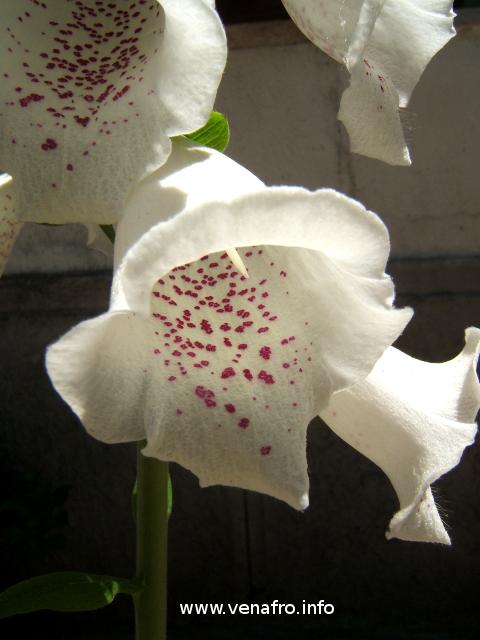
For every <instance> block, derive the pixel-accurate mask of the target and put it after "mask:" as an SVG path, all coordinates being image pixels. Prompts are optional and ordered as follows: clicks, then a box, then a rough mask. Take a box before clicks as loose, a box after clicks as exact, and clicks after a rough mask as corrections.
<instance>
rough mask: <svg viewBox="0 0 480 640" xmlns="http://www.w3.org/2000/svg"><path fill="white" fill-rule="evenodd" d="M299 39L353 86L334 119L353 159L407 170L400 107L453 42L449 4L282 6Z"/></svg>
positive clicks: (365, 1) (287, 0)
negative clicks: (339, 67) (342, 70)
mask: <svg viewBox="0 0 480 640" xmlns="http://www.w3.org/2000/svg"><path fill="white" fill-rule="evenodd" d="M283 3H284V5H285V7H286V8H287V10H288V12H289V13H290V15H291V16H292V18H293V20H294V21H295V22H296V24H297V25H298V27H299V28H300V29H301V30H302V31H303V33H305V35H306V36H307V37H308V38H309V39H310V40H311V41H312V42H313V43H314V44H316V45H317V46H318V47H320V48H321V49H322V50H323V51H325V53H327V54H328V55H330V56H331V57H333V58H335V59H336V60H337V61H339V62H343V63H344V64H345V65H346V67H347V68H348V69H349V71H350V73H351V84H350V87H349V88H348V89H347V90H346V92H345V93H344V95H343V97H342V102H341V107H340V112H339V119H340V120H342V121H343V123H344V125H345V127H346V129H347V131H348V134H349V136H350V141H351V148H352V151H354V152H356V153H361V154H363V155H366V156H369V157H372V158H376V159H379V160H382V161H384V162H388V163H390V164H399V165H408V164H410V158H409V154H408V149H407V147H406V144H405V140H404V137H403V132H402V126H401V122H400V118H399V113H398V110H399V107H405V106H407V104H408V101H409V99H410V96H411V94H412V91H413V89H414V87H415V85H416V84H417V82H418V80H419V78H420V76H421V74H422V73H423V71H424V69H425V67H426V66H427V64H428V63H429V62H430V60H431V59H432V57H433V56H434V55H435V54H436V53H437V52H438V51H439V50H440V49H441V48H442V47H443V46H444V45H445V44H446V43H447V42H448V41H449V40H450V39H451V38H452V37H453V36H454V35H455V30H454V28H453V18H454V13H453V11H452V4H453V3H452V1H451V0H352V1H351V2H338V1H337V0H283Z"/></svg>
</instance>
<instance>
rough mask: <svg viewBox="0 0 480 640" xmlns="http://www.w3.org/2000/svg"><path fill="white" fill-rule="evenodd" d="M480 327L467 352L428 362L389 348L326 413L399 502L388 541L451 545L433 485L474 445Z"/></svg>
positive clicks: (479, 399) (470, 334) (470, 333)
mask: <svg viewBox="0 0 480 640" xmlns="http://www.w3.org/2000/svg"><path fill="white" fill-rule="evenodd" d="M479 343H480V330H478V329H473V328H470V329H467V331H466V344H465V348H464V349H463V351H462V352H461V353H460V354H459V355H458V356H457V357H456V358H454V359H453V360H450V361H449V362H445V363H442V364H431V363H429V362H423V361H421V360H416V359H415V358H411V357H410V356H408V355H406V354H405V353H402V352H401V351H399V350H398V349H395V348H393V347H392V348H390V349H387V351H386V352H385V353H384V355H383V356H382V357H381V358H380V360H379V361H378V362H377V364H376V365H375V367H374V369H373V370H372V372H371V373H370V375H369V376H368V378H367V379H366V380H365V381H364V382H361V383H360V384H358V385H356V386H354V387H352V388H350V389H347V390H345V391H341V392H339V393H336V394H334V396H333V397H332V398H331V400H330V404H329V406H328V408H327V409H325V410H324V411H323V412H322V413H321V417H322V418H323V419H324V420H325V422H326V423H327V424H328V425H329V426H330V427H331V428H332V429H333V430H334V431H335V433H337V434H338V435H339V436H340V437H341V438H343V439H344V440H345V441H346V442H348V443H349V444H350V445H351V446H353V447H355V449H357V450H358V451H360V452H361V453H363V454H364V455H365V456H367V458H369V459H370V460H372V461H373V462H375V464H377V465H378V466H379V467H380V468H381V469H383V471H384V472H385V473H386V474H387V476H388V477H389V479H390V481H391V483H392V485H393V487H394V488H395V491H396V492H397V494H398V498H399V501H400V510H399V511H398V513H397V514H396V515H395V516H394V518H393V519H392V521H391V523H390V529H389V532H388V533H387V537H389V538H401V539H402V540H414V541H425V542H441V543H444V544H449V542H450V539H449V536H448V534H447V532H446V530H445V527H444V525H443V523H442V520H441V518H440V515H439V513H438V511H437V508H436V506H435V502H434V500H433V496H432V493H431V490H430V485H431V484H432V483H433V482H435V480H437V478H439V477H440V476H441V475H443V474H444V473H446V472H447V471H449V470H450V469H452V467H454V466H456V465H457V464H458V462H459V461H460V457H461V455H462V453H463V450H464V448H465V447H466V446H468V445H470V444H471V443H472V442H473V438H474V436H475V432H476V425H475V424H474V423H473V422H474V420H475V416H476V414H477V412H478V409H479V407H480V385H479V383H478V379H477V374H476V371H475V367H476V363H477V359H478V352H479Z"/></svg>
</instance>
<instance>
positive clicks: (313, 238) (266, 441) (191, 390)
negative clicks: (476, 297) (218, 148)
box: [47, 144, 411, 509]
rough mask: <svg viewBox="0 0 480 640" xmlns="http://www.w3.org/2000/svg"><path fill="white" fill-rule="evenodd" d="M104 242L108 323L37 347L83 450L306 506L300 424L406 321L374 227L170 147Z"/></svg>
mask: <svg viewBox="0 0 480 640" xmlns="http://www.w3.org/2000/svg"><path fill="white" fill-rule="evenodd" d="M232 189H233V192H231V193H230V196H231V197H230V198H229V199H228V198H226V197H225V194H226V193H227V192H228V191H229V190H232ZM217 196H218V198H219V199H218V200H217V199H216V197H217ZM220 198H221V199H220ZM155 221H157V224H154V223H155ZM292 221H294V223H292ZM117 238H118V244H117V256H116V262H117V269H116V275H115V279H114V285H113V291H112V302H111V308H110V311H109V313H107V314H105V315H103V316H101V317H100V318H96V319H94V320H89V321H87V322H85V323H82V324H80V325H79V326H78V327H76V328H74V329H73V330H72V331H71V332H70V333H68V334H67V335H66V336H64V337H63V338H62V339H61V340H60V341H59V342H57V343H56V344H55V345H53V346H52V347H50V349H49V352H48V357H47V366H48V371H49V374H50V376H51V378H52V380H53V383H54V385H55V387H56V389H57V391H58V392H59V393H60V394H61V395H62V396H63V398H64V399H65V400H66V401H67V402H68V403H69V404H70V406H71V407H72V408H73V410H74V411H75V412H76V413H77V415H78V416H79V417H80V419H81V420H82V422H83V423H84V425H85V426H86V428H87V429H88V431H89V432H90V433H91V434H92V435H94V436H95V437H96V438H99V439H101V440H104V441H107V442H119V441H126V440H131V439H140V438H141V437H145V436H146V437H147V440H148V444H147V446H146V449H145V453H146V454H147V455H150V456H155V457H158V458H160V459H167V460H174V461H176V462H178V463H180V464H182V465H183V466H185V467H186V468H188V469H190V470H192V471H193V472H194V473H195V474H197V476H198V477H199V478H200V482H201V484H202V485H210V484H225V485H234V486H240V487H244V488H247V489H254V490H257V491H261V492H264V493H267V494H270V495H272V496H275V497H277V498H280V499H282V500H284V501H285V502H287V503H289V504H290V505H292V506H293V507H295V508H297V509H303V508H305V507H306V505H307V502H308V474H307V466H306V458H305V436H306V428H307V425H308V422H309V421H310V419H311V418H312V417H313V416H314V415H316V414H317V413H318V411H319V410H320V409H321V408H322V407H324V406H325V405H326V403H327V402H328V399H329V397H330V394H331V393H332V392H333V391H335V390H337V389H340V388H344V387H346V386H348V385H351V384H354V383H355V382H357V381H358V380H359V379H361V378H363V377H365V376H366V375H367V374H368V372H369V371H370V369H371V367H372V366H373V364H374V363H375V361H376V360H377V359H378V357H380V355H381V353H382V352H383V350H384V349H385V348H386V347H387V346H389V345H390V344H391V343H392V342H393V340H394V339H395V338H396V337H397V336H398V334H399V333H400V332H401V331H402V329H403V328H404V326H405V324H406V323H407V322H408V320H409V318H410V315H411V313H410V311H409V310H402V311H400V310H395V309H393V307H392V299H393V287H392V283H391V281H390V279H389V278H388V277H387V276H386V275H385V273H384V269H385V262H386V259H387V255H388V249H389V246H388V236H387V233H386V230H385V227H384V226H383V224H382V223H381V221H380V220H379V219H378V218H377V217H376V216H375V215H374V214H372V213H370V212H368V211H366V210H365V209H364V208H363V207H362V206H361V205H360V204H358V203H357V202H355V201H353V200H351V199H349V198H346V197H345V196H342V195H341V194H338V193H336V192H334V191H331V190H324V191H317V192H313V193H312V192H308V191H306V190H303V189H296V188H288V187H285V188H281V187H279V188H266V187H264V186H263V185H262V184H261V183H260V182H259V181H258V180H257V179H255V178H254V177H253V176H252V175H251V174H250V173H249V172H248V171H246V170H245V169H243V168H242V167H240V166H239V165H237V164H236V163H234V162H233V161H231V160H229V159H228V158H227V157H225V156H223V155H222V154H219V153H216V152H214V151H212V150H208V149H200V148H194V147H192V146H188V145H186V144H184V145H181V144H178V145H176V146H175V150H174V152H173V154H172V157H171V159H170V161H169V163H168V164H167V165H166V166H165V167H163V168H162V169H161V170H159V171H158V172H157V173H156V174H155V175H153V176H151V177H150V178H149V179H148V181H146V182H145V183H143V184H142V185H139V187H138V188H137V190H136V192H135V194H133V195H132V198H131V200H130V202H129V205H128V211H127V213H126V216H125V217H124V218H123V220H122V221H121V222H120V224H119V225H118V229H117ZM233 247H235V248H236V249H237V250H238V253H239V255H240V257H241V259H242V261H243V263H244V265H245V267H246V269H247V271H248V278H246V277H245V276H243V275H241V273H240V272H239V271H237V269H236V268H235V266H234V265H233V264H232V262H231V261H230V258H229V255H228V253H227V252H226V251H225V250H224V249H226V248H233ZM352 319H353V320H352Z"/></svg>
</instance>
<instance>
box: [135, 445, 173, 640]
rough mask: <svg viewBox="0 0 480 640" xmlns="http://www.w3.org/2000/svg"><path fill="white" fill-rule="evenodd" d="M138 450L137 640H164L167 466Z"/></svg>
mask: <svg viewBox="0 0 480 640" xmlns="http://www.w3.org/2000/svg"><path fill="white" fill-rule="evenodd" d="M144 446H145V443H144V442H140V443H139V444H138V449H137V473H138V476H137V509H136V510H137V580H139V581H141V582H142V584H143V585H144V588H143V589H142V590H141V591H140V592H139V593H138V594H136V595H135V596H134V603H135V629H136V635H135V638H136V640H165V638H166V626H167V625H166V622H167V533H168V463H167V462H160V461H159V460H155V459H154V458H147V457H146V456H144V455H142V454H141V453H140V451H141V449H142V448H143V447H144Z"/></svg>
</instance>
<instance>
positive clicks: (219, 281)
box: [151, 249, 312, 429]
mask: <svg viewBox="0 0 480 640" xmlns="http://www.w3.org/2000/svg"><path fill="white" fill-rule="evenodd" d="M261 253H262V250H255V249H253V250H252V249H250V250H248V251H246V250H245V249H240V250H239V254H240V256H241V258H242V260H243V261H244V262H245V264H246V266H247V269H248V272H249V275H250V277H249V280H248V285H249V286H248V287H245V284H246V283H247V280H246V278H245V277H244V276H242V275H241V274H240V273H239V272H238V271H236V270H235V268H233V265H232V263H231V262H230V258H229V256H228V254H226V253H224V254H215V255H212V256H208V255H207V256H204V257H203V259H202V260H200V261H196V262H192V263H191V264H185V265H181V266H178V267H175V268H174V269H172V270H171V271H170V272H169V273H166V274H159V276H160V277H158V278H157V281H156V283H155V285H154V286H153V289H152V298H151V304H152V320H151V321H152V323H153V326H152V333H151V335H152V340H153V341H154V344H153V345H152V347H153V350H155V349H156V350H158V353H160V351H161V352H162V354H163V356H164V357H166V358H167V359H168V360H165V362H164V363H163V360H158V359H156V360H155V363H159V364H160V366H165V367H166V366H167V361H168V363H169V365H168V366H169V369H170V370H169V371H168V375H167V376H166V379H167V380H168V381H170V382H174V383H175V384H174V385H172V389H175V392H177V390H178V393H181V391H179V389H180V388H181V387H182V385H187V388H190V389H193V390H194V395H195V397H196V398H197V399H198V400H199V401H200V402H201V404H202V405H203V406H204V407H205V408H206V409H208V410H209V415H210V413H211V412H213V414H214V415H215V416H216V415H217V414H216V412H217V411H222V413H223V415H224V416H232V417H233V415H234V414H237V415H238V413H240V412H242V413H243V410H244V407H243V401H242V405H241V406H240V404H239V402H237V401H234V398H233V397H232V393H233V394H240V395H239V396H235V398H238V397H245V398H250V400H249V402H252V400H251V398H252V395H251V393H252V391H253V393H254V396H253V397H254V398H255V399H256V396H257V395H259V394H261V396H262V400H263V403H262V406H264V407H265V408H266V409H267V410H268V409H269V408H270V403H269V400H270V394H272V393H279V392H280V393H283V392H284V391H285V389H286V388H288V392H287V393H288V394H289V397H291V401H290V403H289V406H292V404H293V403H294V402H295V405H294V406H298V405H299V404H300V405H301V404H302V403H303V400H301V398H302V397H303V393H302V389H301V388H298V389H297V386H298V387H300V385H294V384H292V382H294V380H293V379H292V373H293V371H295V372H301V371H302V370H303V368H304V367H305V366H308V360H307V357H309V358H311V356H310V353H311V347H312V345H311V339H310V338H311V337H310V335H309V330H308V329H306V330H305V338H306V339H307V340H305V338H304V339H302V340H301V344H300V347H301V352H302V358H301V360H300V359H299V358H300V356H299V355H298V354H299V349H298V348H295V346H294V341H295V336H292V335H290V332H291V328H292V327H291V322H290V320H287V321H286V322H285V321H284V320H282V309H284V308H285V304H286V302H287V303H288V304H290V300H289V298H288V297H287V295H286V294H287V292H286V288H285V284H284V282H285V278H284V276H282V275H281V273H280V272H279V270H278V267H277V268H275V266H274V267H273V268H272V267H271V264H270V263H269V261H268V258H267V257H265V258H263V257H262V258H259V257H258V256H260V255H261ZM247 254H248V255H247ZM277 264H278V261H277ZM290 280H292V278H290ZM292 286H294V282H291V283H290V289H291V288H292ZM267 288H268V290H267ZM229 292H234V293H235V295H233V296H232V295H228V293H229ZM251 293H255V295H261V294H263V293H269V295H268V296H266V297H264V298H263V300H264V302H262V304H256V299H255V296H254V297H253V299H251V300H250V299H249V298H250V297H251V296H250V294H251ZM189 299H190V300H191V303H190V304H188V301H189ZM186 301H187V304H185V302H186ZM238 319H240V321H241V323H240V324H238ZM265 320H268V322H269V326H268V327H267V326H265V324H264V323H265ZM300 321H301V325H302V329H303V327H304V319H303V318H300ZM269 329H271V330H270V331H269ZM232 331H233V332H237V333H242V339H241V341H238V343H237V344H235V341H234V340H233V338H231V336H234V335H235V333H233V332H232ZM206 335H207V336H208V338H209V340H211V342H206V341H205V336H206ZM162 338H163V340H165V339H166V340H167V342H162ZM260 341H261V342H260ZM156 342H158V343H159V344H158V345H157V344H155V343H156ZM279 344H280V345H281V348H282V351H281V352H282V359H281V360H280V361H277V362H276V361H275V359H274V353H275V347H277V350H278V345H279ZM207 353H208V355H209V359H208V360H207V359H205V355H206V354H207ZM265 362H268V363H269V368H268V370H267V369H264V368H262V367H261V364H263V365H264V366H265V364H264V363H265ZM162 363H163V364H162ZM299 365H301V366H299ZM292 367H294V369H292ZM288 374H290V375H288ZM227 381H228V382H227ZM277 382H280V383H281V384H280V385H278V384H276V383H277ZM230 383H231V384H230ZM222 384H223V385H229V386H222ZM245 385H248V389H250V385H253V386H254V389H252V391H249V390H248V391H247V388H246V387H245ZM255 387H256V388H255ZM276 387H279V388H278V389H276ZM275 389H276V391H275ZM266 400H267V402H265V401H266ZM299 401H300V402H299ZM215 419H216V420H217V419H218V418H217V417H215ZM208 420H210V418H208ZM224 420H225V418H222V421H224ZM250 421H251V418H246V417H241V418H240V419H237V420H236V421H235V422H234V423H233V424H236V425H237V426H238V427H240V428H243V429H245V428H246V427H247V426H249V425H250Z"/></svg>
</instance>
